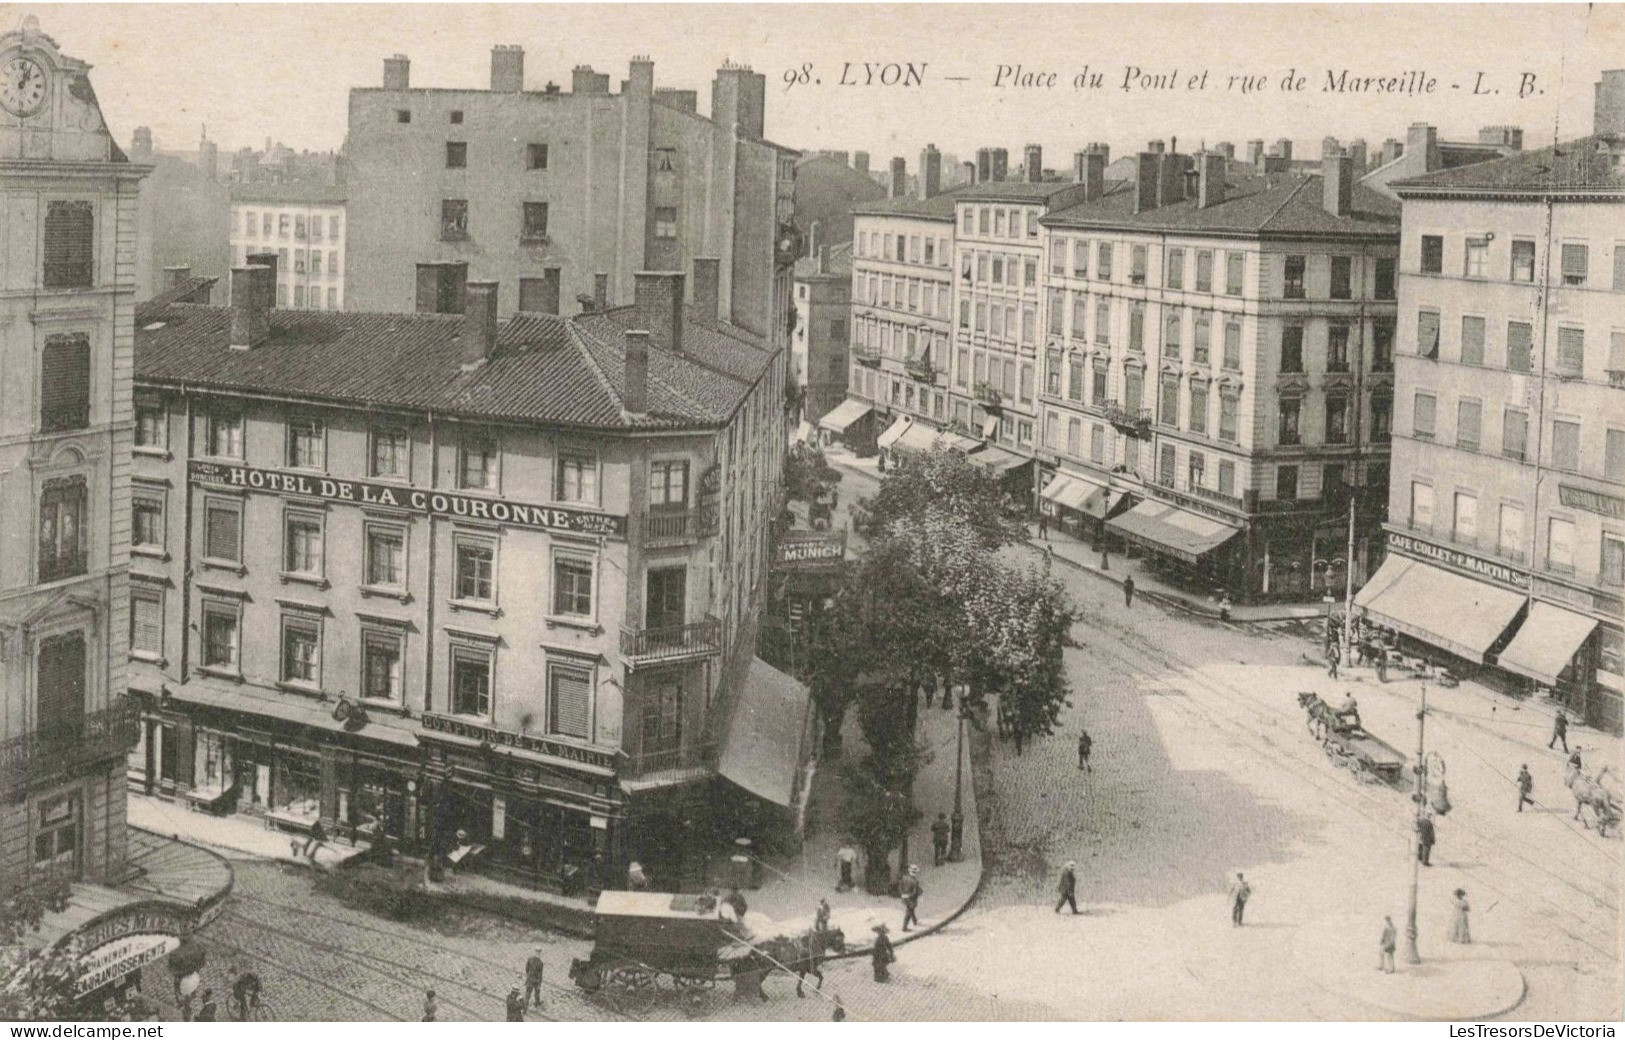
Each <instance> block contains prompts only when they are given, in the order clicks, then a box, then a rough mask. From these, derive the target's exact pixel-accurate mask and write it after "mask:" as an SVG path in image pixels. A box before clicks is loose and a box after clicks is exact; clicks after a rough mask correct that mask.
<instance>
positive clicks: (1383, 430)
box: [1371, 394, 1394, 444]
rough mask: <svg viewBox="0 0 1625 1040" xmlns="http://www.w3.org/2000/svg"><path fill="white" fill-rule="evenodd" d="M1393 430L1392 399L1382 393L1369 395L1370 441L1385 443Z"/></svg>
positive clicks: (1389, 438) (1391, 436)
mask: <svg viewBox="0 0 1625 1040" xmlns="http://www.w3.org/2000/svg"><path fill="white" fill-rule="evenodd" d="M1393 432H1394V399H1393V398H1392V397H1388V396H1386V395H1384V394H1373V395H1372V397H1371V441H1372V443H1374V444H1387V443H1388V442H1389V441H1390V440H1391V439H1392V438H1393Z"/></svg>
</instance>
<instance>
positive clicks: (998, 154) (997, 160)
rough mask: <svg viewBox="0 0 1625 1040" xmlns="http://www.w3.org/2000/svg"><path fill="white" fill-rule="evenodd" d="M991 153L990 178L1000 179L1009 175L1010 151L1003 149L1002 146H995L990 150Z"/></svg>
mask: <svg viewBox="0 0 1625 1040" xmlns="http://www.w3.org/2000/svg"><path fill="white" fill-rule="evenodd" d="M992 155H993V169H992V179H993V180H996V181H1002V180H1004V179H1005V178H1007V177H1009V176H1010V153H1009V152H1007V151H1005V150H1004V149H1003V148H995V149H993V151H992Z"/></svg>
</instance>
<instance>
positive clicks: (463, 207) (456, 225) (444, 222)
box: [440, 199, 468, 241]
mask: <svg viewBox="0 0 1625 1040" xmlns="http://www.w3.org/2000/svg"><path fill="white" fill-rule="evenodd" d="M440 237H441V239H442V240H445V241H457V240H459V239H464V238H467V237H468V200H467V199H441V200H440Z"/></svg>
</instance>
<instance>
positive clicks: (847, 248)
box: [795, 242, 852, 282]
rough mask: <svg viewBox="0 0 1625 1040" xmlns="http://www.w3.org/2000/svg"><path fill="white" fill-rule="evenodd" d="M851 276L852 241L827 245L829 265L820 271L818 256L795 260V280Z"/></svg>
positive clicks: (803, 280)
mask: <svg viewBox="0 0 1625 1040" xmlns="http://www.w3.org/2000/svg"><path fill="white" fill-rule="evenodd" d="M851 276H852V243H851V242H842V243H841V244H840V245H834V246H830V247H829V265H828V267H827V268H826V269H825V270H823V271H820V270H819V269H818V258H817V257H815V256H804V257H802V258H801V259H800V260H797V261H796V270H795V280H796V281H798V282H805V281H807V280H809V279H812V278H836V279H844V278H850V277H851Z"/></svg>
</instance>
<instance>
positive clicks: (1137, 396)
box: [1123, 368, 1145, 415]
mask: <svg viewBox="0 0 1625 1040" xmlns="http://www.w3.org/2000/svg"><path fill="white" fill-rule="evenodd" d="M1144 396H1145V373H1144V372H1142V371H1141V370H1140V369H1138V368H1125V369H1124V371H1123V407H1124V408H1126V409H1127V410H1128V411H1129V413H1130V414H1131V415H1132V414H1135V413H1137V412H1139V410H1140V402H1141V400H1142V399H1143V398H1144Z"/></svg>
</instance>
